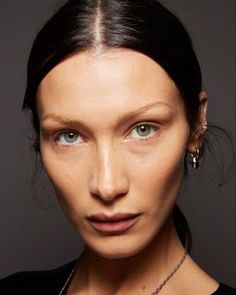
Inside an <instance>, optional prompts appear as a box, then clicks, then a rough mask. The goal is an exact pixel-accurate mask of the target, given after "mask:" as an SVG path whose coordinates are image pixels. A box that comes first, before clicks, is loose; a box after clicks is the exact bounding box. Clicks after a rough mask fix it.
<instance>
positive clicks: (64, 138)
mask: <svg viewBox="0 0 236 295" xmlns="http://www.w3.org/2000/svg"><path fill="white" fill-rule="evenodd" d="M82 141H83V140H82V138H81V136H80V135H79V134H78V133H76V132H62V133H60V134H59V135H58V136H57V142H58V143H59V144H62V145H73V144H79V143H81V142H82Z"/></svg>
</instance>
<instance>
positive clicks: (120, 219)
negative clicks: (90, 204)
mask: <svg viewBox="0 0 236 295" xmlns="http://www.w3.org/2000/svg"><path fill="white" fill-rule="evenodd" d="M140 215H141V214H140V213H139V214H121V213H118V214H115V215H112V216H107V215H104V214H98V215H92V216H90V217H88V218H87V219H88V220H89V222H90V223H91V225H92V226H93V227H94V228H95V229H96V230H99V231H101V232H104V233H119V232H122V231H125V230H127V229H129V228H130V227H131V226H133V225H134V224H135V223H136V222H137V220H138V218H139V216H140Z"/></svg>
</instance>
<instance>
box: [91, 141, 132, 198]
mask: <svg viewBox="0 0 236 295" xmlns="http://www.w3.org/2000/svg"><path fill="white" fill-rule="evenodd" d="M124 170H125V169H124V165H122V156H121V155H120V156H119V154H118V153H117V152H114V150H112V148H107V147H103V148H102V149H101V150H100V151H97V153H96V160H95V161H94V163H93V168H92V175H91V180H90V183H89V189H90V193H91V194H92V195H93V196H95V197H97V198H100V199H101V200H103V201H105V202H111V201H113V200H114V199H116V198H118V197H122V196H125V195H126V194H127V192H128V190H129V184H128V179H127V177H126V174H125V171H124Z"/></svg>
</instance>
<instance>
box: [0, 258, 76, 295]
mask: <svg viewBox="0 0 236 295" xmlns="http://www.w3.org/2000/svg"><path fill="white" fill-rule="evenodd" d="M75 263H76V260H74V261H72V262H70V263H67V264H66V265H63V266H61V267H59V268H56V269H53V270H41V271H24V272H18V273H15V274H12V275H10V276H8V277H6V278H3V279H1V280H0V294H1V295H12V294H18V295H28V294H31V295H32V294H34V295H38V294H40V295H41V294H58V293H59V292H60V290H61V288H62V287H63V285H64V283H65V281H66V280H67V278H68V276H69V274H70V272H71V270H72V268H73V267H74V265H75Z"/></svg>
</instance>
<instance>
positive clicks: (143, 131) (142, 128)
mask: <svg viewBox="0 0 236 295" xmlns="http://www.w3.org/2000/svg"><path fill="white" fill-rule="evenodd" d="M139 131H140V133H141V134H140V135H143V136H145V135H148V134H149V131H150V127H148V126H146V125H141V126H140V127H139Z"/></svg>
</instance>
